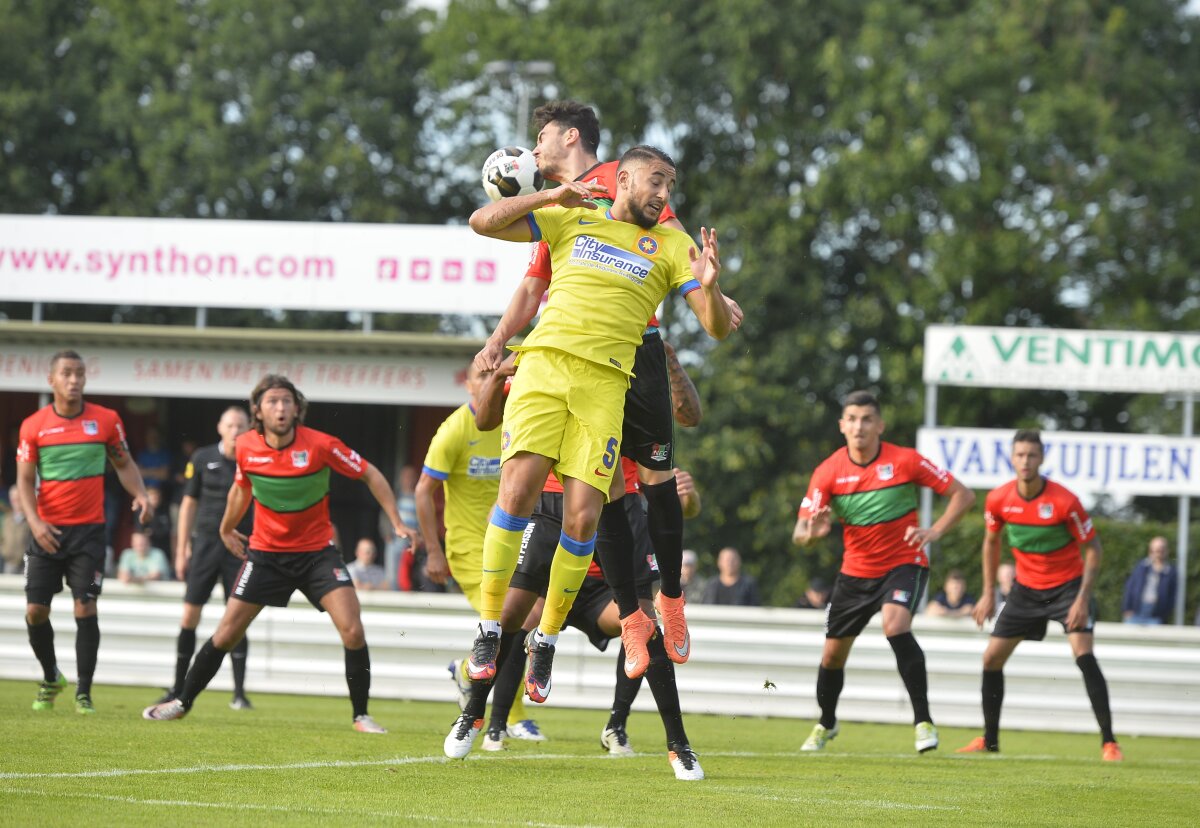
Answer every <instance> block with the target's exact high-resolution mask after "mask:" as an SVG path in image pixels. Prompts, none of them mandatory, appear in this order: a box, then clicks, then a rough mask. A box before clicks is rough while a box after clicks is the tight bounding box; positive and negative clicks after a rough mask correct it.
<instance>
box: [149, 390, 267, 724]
mask: <svg viewBox="0 0 1200 828" xmlns="http://www.w3.org/2000/svg"><path fill="white" fill-rule="evenodd" d="M249 430H250V418H249V417H248V416H247V415H246V409H244V408H242V407H241V406H240V405H231V406H230V407H229V408H227V409H225V411H224V412H223V413H222V414H221V419H220V420H218V421H217V433H218V434H219V435H221V440H220V441H219V442H217V443H214V444H213V445H211V446H204V447H203V448H200V449H197V450H196V453H195V454H193V455H192V456H191V457H190V458H189V459H188V464H187V468H186V469H185V470H184V484H183V499H182V500H181V501H180V504H179V525H178V527H177V528H178V535H179V537H178V539H177V540H176V542H175V575H176V577H177V578H179V580H181V581H183V582H184V583H185V584H186V588H185V591H184V594H183V618H182V619H181V620H180V622H179V641H178V644H177V647H176V655H175V683H174V684H172V685H171V689H170V690H168V691H167V694H166V695H165V696H163V697H162V698H161V699H159V700H158V701H159V703H160V704H161V703H162V702H167V701H170V700H171V699H173V698H175V697H176V696H178V695H179V694H180V693H181V692H183V679H184V677H185V676H186V675H187V670H188V665H189V664H191V662H192V656H193V655H195V653H196V627H197V626H199V624H200V613H201V612H202V611H203V609H204V605H205V604H207V603H208V598H209V596H210V595H212V591H213V587H215V586H216V585H217V580H218V579H219V580H220V581H221V587H222V589H224V591H225V600H226V601H228V600H229V596H230V595H232V594H233V586H234V582H235V581H236V580H237V574H238V570H240V569H241V568H242V559H241V558H239V557H238V556H237V555H234V554H233V553H232V552H230V551H229V550H228V549H226V548H225V544H224V543H222V542H221V517H222V516H223V515H224V514H225V503H226V501H227V500H228V498H229V490H230V488H231V487H232V486H233V477H234V474H235V473H236V471H237V462H236V458H235V454H234V452H235V448H236V443H237V438H238V437H240V436H241V435H243V434H245V433H246V432H247V431H249ZM253 525H254V521H253V516H252V514H251V513H250V512H249V511H248V512H247V513H246V516H245V517H244V518H242V522H241V523H239V524H238V527H237V530H238V531H239V532H241V533H242V534H244V535H248V534H249V533H250V530H251V529H252V527H253ZM249 646H250V644H249V639H248V638H247V637H246V636H243V637H242V640H241V641H240V642H239V643H238V645H237V646H236V647H234V648H233V653H232V654H231V655H230V657H229V658H230V662H231V666H232V668H233V700H232V701H230V702H229V706H230V707H231V708H233V709H234V710H249V709H250V708H251V705H250V700H249V699H247V698H246V654H247V652H248V651H249Z"/></svg>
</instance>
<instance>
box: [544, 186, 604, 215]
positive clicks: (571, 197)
mask: <svg viewBox="0 0 1200 828" xmlns="http://www.w3.org/2000/svg"><path fill="white" fill-rule="evenodd" d="M550 192H551V198H553V200H554V201H555V202H556V203H558V204H559V206H561V207H586V208H588V209H589V210H595V209H596V208H597V206H598V205H597V204H596V202H594V201H592V198H593V197H594V196H597V195H605V194H606V193H607V192H608V190H606V189H605V188H604V186H603V185H601V184H597V183H595V182H591V183H585V182H583V181H568V182H566V183H565V184H562V185H560V186H558V187H555V188H554V189H553V190H551V191H550Z"/></svg>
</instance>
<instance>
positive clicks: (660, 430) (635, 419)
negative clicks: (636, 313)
mask: <svg viewBox="0 0 1200 828" xmlns="http://www.w3.org/2000/svg"><path fill="white" fill-rule="evenodd" d="M674 440H675V418H674V414H673V412H672V411H671V377H670V375H669V374H668V373H667V352H666V349H665V348H663V341H662V337H661V336H659V334H658V331H657V330H656V331H653V332H648V333H646V334H644V335H643V336H642V344H641V345H640V346H638V349H637V352H636V355H635V356H634V360H633V377H632V379H631V380H630V384H629V390H628V391H626V392H625V426H624V429H623V430H622V433H621V454H622V455H624V456H625V457H628V458H629V459H630V460H633V461H635V462H637V463H641V464H642V465H643V466H645V467H646V468H648V469H654V470H656V471H670V470H671V469H673V468H675V450H674V442H673V441H674Z"/></svg>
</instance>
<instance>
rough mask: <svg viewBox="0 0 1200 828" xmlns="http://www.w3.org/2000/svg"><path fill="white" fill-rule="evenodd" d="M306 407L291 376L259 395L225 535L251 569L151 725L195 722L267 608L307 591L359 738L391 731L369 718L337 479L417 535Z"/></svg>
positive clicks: (368, 468) (154, 710)
mask: <svg viewBox="0 0 1200 828" xmlns="http://www.w3.org/2000/svg"><path fill="white" fill-rule="evenodd" d="M306 408H307V401H306V400H305V399H304V395H303V394H301V393H300V392H299V391H298V390H296V386H294V385H293V384H292V383H291V381H290V380H288V379H287V378H286V377H281V376H277V375H274V374H268V375H267V376H265V377H263V378H262V380H261V381H260V382H259V383H258V385H257V386H255V388H254V390H253V391H252V392H251V394H250V412H251V422H252V423H253V426H254V427H253V428H252V429H251V430H250V431H248V432H246V433H245V434H243V435H241V436H240V437H238V439H237V444H236V457H237V470H236V472H235V476H234V481H233V486H232V488H230V490H229V500H228V503H227V504H226V507H225V516H224V517H223V518H222V519H221V529H220V532H221V540H222V541H224V543H225V546H226V547H228V549H229V551H230V552H232V553H233V554H235V555H237V556H238V557H239V558H244V559H245V563H243V564H242V569H241V571H240V572H239V573H238V577H237V585H236V586H235V587H234V590H233V595H231V596H229V600H228V602H227V603H226V604H225V615H224V616H223V617H222V618H221V623H220V625H219V626H218V627H217V631H216V632H215V633H213V635H212V638H210V639H208V641H206V642H205V643H204V646H203V647H201V648H200V652H199V653H197V654H196V659H195V661H193V662H192V666H191V669H189V670H188V672H187V676H186V677H185V678H184V680H183V690H182V692H181V693H180V694H179V698H177V699H172V700H170V701H166V702H162V703H160V704H156V705H152V706H150V707H147V708H146V709H145V710H144V711H143V712H142V716H143V717H144V718H147V719H153V720H157V721H163V720H168V719H180V718H182V717H183V716H185V715H187V712H188V711H189V710H190V709H191V707H192V704H193V703H194V702H195V700H196V697H197V696H198V695H199V694H200V693H201V692H202V691H203V690H204V688H205V687H207V686H208V683H209V682H210V681H212V678H213V676H215V675H216V673H217V669H218V668H219V667H220V666H221V661H222V660H223V659H224V658H225V654H226V653H227V652H229V651H230V650H232V649H233V648H234V647H235V646H237V643H238V642H239V641H241V640H242V637H243V636H244V635H245V634H246V630H247V628H248V627H249V626H250V622H252V621H253V620H254V619H255V617H256V616H257V615H258V614H259V612H261V611H262V608H263V606H265V605H270V606H273V607H284V606H287V604H288V600H289V599H290V598H291V596H292V593H293V592H295V591H296V590H297V589H299V590H300V591H301V592H303V593H304V595H305V597H306V598H308V600H309V601H310V602H312V604H313V606H315V607H316V608H317V609H319V610H321V611H322V612H328V613H329V617H330V619H331V620H332V621H333V624H334V626H335V627H336V628H337V631H338V633H339V634H340V635H341V638H342V645H343V646H344V647H345V649H346V685H347V687H348V688H349V690H350V702H351V705H352V707H353V716H354V729H355V730H357V731H359V732H360V733H386V732H387V731H385V730H384V729H383V728H382V727H380V726H379V725H378V724H376V722H375V720H374V719H372V718H371V716H370V715H369V714H368V713H367V703H368V701H369V698H370V690H371V658H370V655H369V653H368V651H367V639H366V635H365V633H364V632H363V626H362V613H361V610H360V608H359V604H358V595H357V593H355V591H354V584H353V582H352V581H351V579H350V574H349V573H348V572H347V571H346V568H345V566H344V564H343V563H342V558H341V555H339V554H338V552H337V549H335V548H334V546H333V524H332V523H330V521H329V472H330V470H331V469H332V470H333V471H336V472H337V473H338V474H341V475H344V476H346V477H349V478H351V479H354V480H362V481H363V482H365V483H366V484H367V488H368V489H370V490H371V494H372V495H373V496H374V498H375V500H376V501H378V502H379V505H380V506H381V507H382V508H383V511H384V514H386V515H387V516H388V520H390V521H391V524H392V527H393V529H395V531H396V536H397V537H401V538H408V539H410V540H412V541H414V542H415V541H416V540H417V538H418V536H417V532H416V530H414V529H412V528H411V527H409V526H407V525H406V524H405V523H404V521H402V520H401V519H400V515H399V514H398V513H397V512H396V498H395V495H393V494H392V487H391V486H389V485H388V482H387V479H386V478H385V477H384V476H383V475H382V474H381V473H380V471H379V469H377V468H375V467H374V466H373V465H371V464H370V463H368V462H367V461H366V460H364V459H363V458H362V457H360V456H359V455H358V453H357V452H355V451H352V450H351V449H350V448H348V447H347V446H346V444H345V443H343V442H342V441H341V440H339V439H337V438H336V437H332V436H330V435H328V434H325V433H323V432H320V431H317V430H316V429H312V428H307V427H305V426H304V425H301V423H302V422H303V420H304V412H305V409H306ZM251 497H253V500H254V504H255V505H254V531H253V533H252V534H251V535H250V537H249V538H248V539H247V538H246V536H245V535H243V534H241V533H240V532H238V531H237V525H238V523H239V522H240V521H241V519H242V517H243V516H244V515H245V514H246V510H247V509H248V508H249V507H250V500H251ZM247 541H248V542H249V548H247Z"/></svg>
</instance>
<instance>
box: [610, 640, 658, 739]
mask: <svg viewBox="0 0 1200 828" xmlns="http://www.w3.org/2000/svg"><path fill="white" fill-rule="evenodd" d="M652 663H653V662H652ZM641 687H642V677H641V676H638V677H637V678H635V679H631V678H630V677H629V676H627V675H625V645H624V644H622V645H621V651H620V652H619V653H617V685H616V687H615V688H614V689H613V703H612V709H611V710H609V711H608V726H609V727H625V722H626V720H628V719H629V708H631V707H633V700H634V699H636V698H637V694H638V690H640V689H641Z"/></svg>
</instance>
